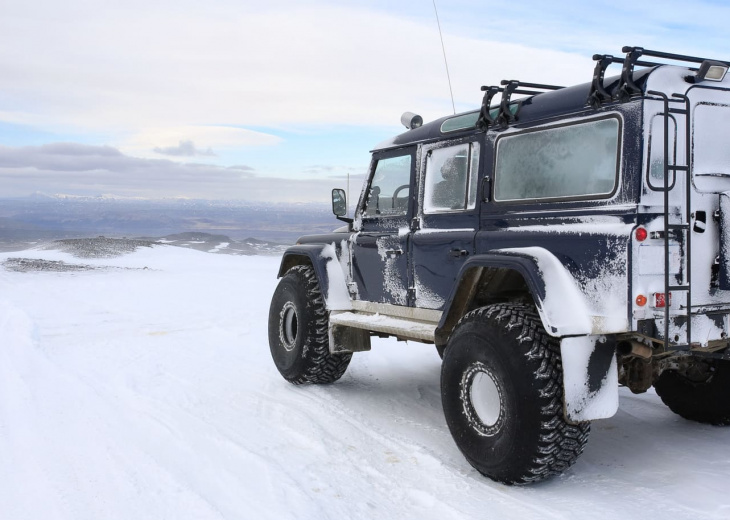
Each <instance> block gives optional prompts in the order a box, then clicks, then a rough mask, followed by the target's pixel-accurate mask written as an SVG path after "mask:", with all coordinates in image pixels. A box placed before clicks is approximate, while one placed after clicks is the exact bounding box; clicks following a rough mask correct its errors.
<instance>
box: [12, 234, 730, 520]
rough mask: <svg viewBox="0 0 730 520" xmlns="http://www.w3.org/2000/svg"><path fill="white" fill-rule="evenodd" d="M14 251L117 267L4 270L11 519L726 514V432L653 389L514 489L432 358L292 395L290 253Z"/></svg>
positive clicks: (407, 348)
mask: <svg viewBox="0 0 730 520" xmlns="http://www.w3.org/2000/svg"><path fill="white" fill-rule="evenodd" d="M9 257H27V258H40V259H47V260H56V261H59V260H60V261H65V262H67V263H69V264H79V263H82V264H88V265H94V266H115V267H116V269H109V270H86V271H71V272H13V271H9V270H6V269H2V268H0V520H20V519H28V520H41V519H42V520H53V519H69V520H82V519H89V520H92V519H93V520H99V519H123V520H143V519H154V520H160V519H175V520H183V519H223V518H224V519H254V520H265V519H289V518H291V519H318V520H319V519H337V520H340V519H348V518H357V519H406V518H413V519H416V518H418V519H439V520H445V519H465V518H489V519H531V518H539V519H541V520H543V519H573V518H574V519H581V520H583V519H586V518H615V519H622V520H623V519H631V518H636V519H641V520H650V519H661V520H668V519H685V518H686V519H694V520H696V519H705V518H717V519H721V518H722V519H727V518H730V448H729V445H730V428H724V429H723V428H715V427H710V426H704V425H699V424H694V423H690V422H687V421H684V420H682V419H680V418H679V417H677V416H675V415H673V414H672V413H671V412H670V411H669V410H668V409H667V408H666V407H664V406H663V405H662V403H661V402H660V400H659V399H658V398H657V396H656V395H655V394H654V393H651V392H650V393H647V394H645V395H640V396H634V395H632V394H631V393H630V392H628V391H625V390H624V389H622V391H621V403H620V409H619V412H618V414H617V415H616V416H615V417H613V418H611V419H607V420H603V421H596V422H595V423H594V424H593V432H592V435H591V439H590V440H589V443H588V447H587V449H586V452H585V453H584V454H583V456H582V457H581V458H580V459H579V461H578V463H577V464H576V465H575V466H574V467H573V468H571V470H569V471H568V472H567V473H566V474H565V475H563V476H561V477H558V478H555V479H553V480H550V481H548V482H545V483H542V484H539V485H535V486H532V487H507V486H503V485H500V484H496V483H494V482H492V481H490V480H487V479H486V478H483V477H482V476H480V475H479V474H478V473H477V472H476V471H474V470H473V469H471V467H470V466H469V465H468V464H467V463H466V461H465V460H464V458H463V457H462V456H461V454H460V453H459V451H458V450H457V448H456V446H455V444H454V443H453V441H452V440H451V437H450V434H449V431H448V429H447V427H446V423H445V421H444V418H443V415H442V411H441V400H440V394H439V361H440V360H439V358H438V355H437V354H436V351H435V349H434V348H433V347H432V346H428V345H422V344H417V343H398V342H396V341H390V340H378V341H374V344H373V350H372V351H371V352H368V353H361V354H355V356H354V358H353V361H352V363H351V364H350V368H349V369H348V372H347V373H346V374H345V376H344V377H343V378H342V380H340V381H339V382H338V383H335V384H334V385H330V386H306V387H295V386H292V385H290V384H288V383H286V382H285V381H284V380H283V379H282V378H281V377H280V376H279V374H278V373H277V371H276V369H275V368H274V365H273V363H272V362H271V360H270V356H269V349H268V341H267V330H266V328H267V326H266V323H267V313H268V306H269V299H270V296H271V293H272V292H273V290H274V287H275V285H276V272H277V269H278V259H277V258H272V257H256V256H252V257H245V256H228V255H215V254H208V253H203V252H198V251H194V250H188V249H182V248H176V247H169V246H155V247H153V248H142V249H139V250H137V252H135V253H132V254H128V255H125V256H122V257H118V258H113V259H98V260H94V259H92V260H89V259H83V260H79V259H78V258H74V257H72V256H70V255H69V254H67V253H60V252H56V251H40V250H33V251H25V252H22V253H17V252H15V253H2V254H0V262H2V261H3V260H5V259H6V258H9ZM145 267H146V268H147V269H144V268H145ZM120 268H127V269H120Z"/></svg>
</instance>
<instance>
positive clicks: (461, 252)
mask: <svg viewBox="0 0 730 520" xmlns="http://www.w3.org/2000/svg"><path fill="white" fill-rule="evenodd" d="M449 255H451V256H453V257H454V258H460V257H462V256H468V255H469V251H467V250H466V249H452V250H451V251H449Z"/></svg>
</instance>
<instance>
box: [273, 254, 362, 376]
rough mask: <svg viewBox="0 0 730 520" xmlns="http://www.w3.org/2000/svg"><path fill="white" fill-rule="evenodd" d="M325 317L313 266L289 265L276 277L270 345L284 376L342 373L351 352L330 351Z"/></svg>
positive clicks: (324, 308)
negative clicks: (277, 282)
mask: <svg viewBox="0 0 730 520" xmlns="http://www.w3.org/2000/svg"><path fill="white" fill-rule="evenodd" d="M328 321H329V312H328V311H327V308H326V306H325V303H324V298H323V297H322V292H321V291H320V289H319V283H318V282H317V277H316V275H315V273H314V269H312V267H311V266H308V265H298V266H296V267H292V268H291V269H290V270H289V271H288V272H287V273H286V274H285V275H284V276H283V277H282V278H281V280H280V281H279V285H278V286H277V287H276V291H275V292H274V296H273V298H272V299H271V307H270V308H269V348H270V349H271V357H272V358H273V359H274V364H275V365H276V368H277V369H278V370H279V372H280V373H281V375H282V376H283V377H284V379H286V380H287V381H289V382H290V383H294V384H295V385H300V384H302V383H333V382H334V381H337V380H338V379H339V378H340V377H342V374H344V373H345V370H347V365H349V364H350V359H351V358H352V354H350V353H343V354H330V351H329V338H328V332H327V329H328Z"/></svg>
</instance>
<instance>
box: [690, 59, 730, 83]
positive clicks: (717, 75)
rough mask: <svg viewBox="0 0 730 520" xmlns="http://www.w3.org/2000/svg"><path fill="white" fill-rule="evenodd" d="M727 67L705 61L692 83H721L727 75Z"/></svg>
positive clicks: (715, 62)
mask: <svg viewBox="0 0 730 520" xmlns="http://www.w3.org/2000/svg"><path fill="white" fill-rule="evenodd" d="M727 69H728V65H727V64H726V63H721V62H719V61H712V60H705V61H703V62H702V64H701V65H700V68H699V69H697V72H696V73H695V76H694V83H699V82H700V81H704V80H708V81H722V80H723V79H724V78H725V74H727Z"/></svg>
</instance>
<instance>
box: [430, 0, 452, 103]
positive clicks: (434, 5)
mask: <svg viewBox="0 0 730 520" xmlns="http://www.w3.org/2000/svg"><path fill="white" fill-rule="evenodd" d="M433 10H434V12H435V13H436V24H437V25H438V27H439V38H441V50H442V51H443V53H444V65H445V66H446V79H447V80H448V81H449V93H450V94H451V108H452V109H453V110H454V114H456V105H454V91H453V89H452V88H451V75H450V74H449V62H448V61H447V60H446V47H444V35H443V34H442V33H441V22H440V21H439V11H438V9H436V0H433Z"/></svg>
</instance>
